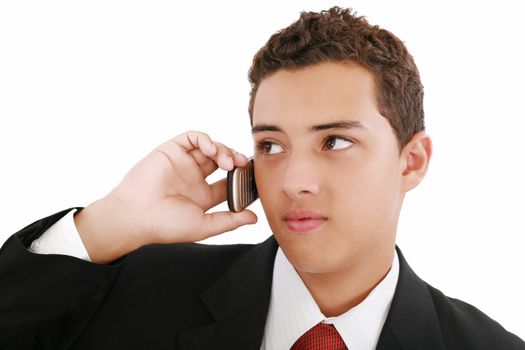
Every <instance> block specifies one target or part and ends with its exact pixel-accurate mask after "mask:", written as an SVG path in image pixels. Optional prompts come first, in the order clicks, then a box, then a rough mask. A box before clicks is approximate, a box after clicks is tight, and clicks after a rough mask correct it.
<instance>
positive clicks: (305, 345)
mask: <svg viewBox="0 0 525 350" xmlns="http://www.w3.org/2000/svg"><path fill="white" fill-rule="evenodd" d="M346 349H347V347H346V345H345V342H344V341H343V338H341V335H340V334H339V332H338V331H337V329H335V327H334V325H333V324H328V323H322V322H320V323H318V324H317V325H315V326H314V327H312V328H310V330H308V331H307V332H306V333H304V334H303V335H302V336H301V337H300V338H299V339H297V341H296V342H295V343H294V345H292V348H291V350H346Z"/></svg>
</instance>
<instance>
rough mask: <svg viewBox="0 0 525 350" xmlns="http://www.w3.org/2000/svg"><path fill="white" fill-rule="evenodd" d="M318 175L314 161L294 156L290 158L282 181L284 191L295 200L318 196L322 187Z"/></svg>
mask: <svg viewBox="0 0 525 350" xmlns="http://www.w3.org/2000/svg"><path fill="white" fill-rule="evenodd" d="M316 174H317V171H316V169H315V164H314V162H313V161H312V160H310V161H308V159H306V158H305V157H299V156H295V157H294V156H293V155H292V156H290V157H288V163H287V165H286V169H285V171H284V176H283V180H282V181H283V182H282V187H283V191H284V192H285V193H286V194H287V195H288V196H289V197H290V198H292V199H294V200H302V199H305V197H308V196H311V195H316V194H318V193H319V188H320V186H319V180H318V179H317V176H316Z"/></svg>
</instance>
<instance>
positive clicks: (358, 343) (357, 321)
mask: <svg viewBox="0 0 525 350" xmlns="http://www.w3.org/2000/svg"><path fill="white" fill-rule="evenodd" d="M75 211H76V209H73V210H72V211H70V212H69V213H68V214H67V215H65V216H64V217H63V218H61V219H60V220H59V221H57V222H56V223H55V224H54V225H53V226H51V227H50V228H49V229H48V230H47V231H46V232H44V233H43V234H42V235H41V236H40V237H39V238H38V239H36V240H35V241H33V243H32V244H31V247H30V248H29V249H30V250H31V251H33V252H34V253H39V254H64V255H70V256H75V257H77V258H80V259H83V260H87V261H90V258H89V255H88V253H87V251H86V249H85V247H84V244H83V243H82V240H81V239H80V235H79V234H78V231H77V228H76V226H75V222H74V220H73V214H74V213H75ZM398 276H399V259H398V257H397V252H396V253H395V254H394V260H393V262H392V267H391V269H390V271H389V272H388V274H387V275H386V276H385V278H383V280H382V281H381V282H380V283H379V284H378V285H377V286H376V287H375V288H374V289H373V290H372V291H371V292H370V294H369V295H368V296H367V297H366V299H365V300H363V301H362V302H361V303H360V304H359V305H356V306H355V307H353V308H352V309H350V310H348V311H346V312H345V313H344V314H342V315H339V316H337V317H326V316H325V315H323V313H322V312H321V310H320V309H319V307H318V306H317V304H316V303H315V300H314V298H313V297H312V295H311V294H310V292H309V291H308V288H306V286H305V285H304V283H303V281H302V279H301V277H300V276H299V274H298V273H297V271H296V270H295V268H294V267H293V265H292V264H291V263H290V261H288V259H287V258H286V256H285V255H284V253H283V251H282V250H281V248H280V247H279V248H278V250H277V254H276V256H275V264H274V268H273V278H272V291H271V296H270V307H269V310H268V316H267V319H266V325H265V329H264V337H263V341H262V344H261V350H283V349H290V348H291V346H292V345H293V344H294V343H295V341H296V340H297V339H299V337H301V335H303V334H304V333H305V332H306V331H308V330H309V329H310V328H312V327H314V326H315V325H316V324H318V323H319V322H325V323H332V324H333V325H334V326H335V328H336V329H337V331H338V332H339V334H340V335H341V337H342V338H343V340H344V342H345V344H346V347H347V348H348V349H350V350H373V349H375V348H376V346H377V342H378V340H379V335H380V334H381V330H382V328H383V325H384V323H385V320H386V316H387V314H388V311H389V310H390V304H391V303H392V299H393V297H394V291H395V289H396V285H397V280H398Z"/></svg>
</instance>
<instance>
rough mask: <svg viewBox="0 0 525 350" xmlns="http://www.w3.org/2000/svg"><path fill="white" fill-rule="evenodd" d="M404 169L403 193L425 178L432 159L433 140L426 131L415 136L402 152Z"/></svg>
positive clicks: (402, 179)
mask: <svg viewBox="0 0 525 350" xmlns="http://www.w3.org/2000/svg"><path fill="white" fill-rule="evenodd" d="M402 157H403V158H404V159H403V163H404V169H403V172H402V174H401V181H402V182H401V186H402V191H403V192H408V191H410V190H411V189H413V188H415V187H416V186H417V185H418V184H419V183H420V182H421V181H422V180H423V178H424V177H425V175H426V173H427V170H428V165H429V163H430V158H431V157H432V140H431V139H430V136H428V135H427V134H426V133H425V132H424V131H420V132H418V133H417V134H415V135H414V136H412V139H411V140H410V142H409V143H407V144H406V146H405V147H404V149H403V152H402Z"/></svg>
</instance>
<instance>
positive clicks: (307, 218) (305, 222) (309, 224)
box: [283, 209, 327, 232]
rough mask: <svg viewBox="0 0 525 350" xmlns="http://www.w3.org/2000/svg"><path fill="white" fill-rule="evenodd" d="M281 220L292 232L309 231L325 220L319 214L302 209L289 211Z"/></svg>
mask: <svg viewBox="0 0 525 350" xmlns="http://www.w3.org/2000/svg"><path fill="white" fill-rule="evenodd" d="M283 219H284V222H285V223H286V226H288V229H289V230H290V231H293V232H308V231H311V230H313V229H315V228H317V227H319V226H321V225H322V224H323V223H324V222H325V221H326V220H327V218H326V217H325V216H324V215H322V214H321V213H318V212H315V211H311V210H304V209H298V210H290V211H288V212H287V213H286V215H285V216H284V218H283Z"/></svg>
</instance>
